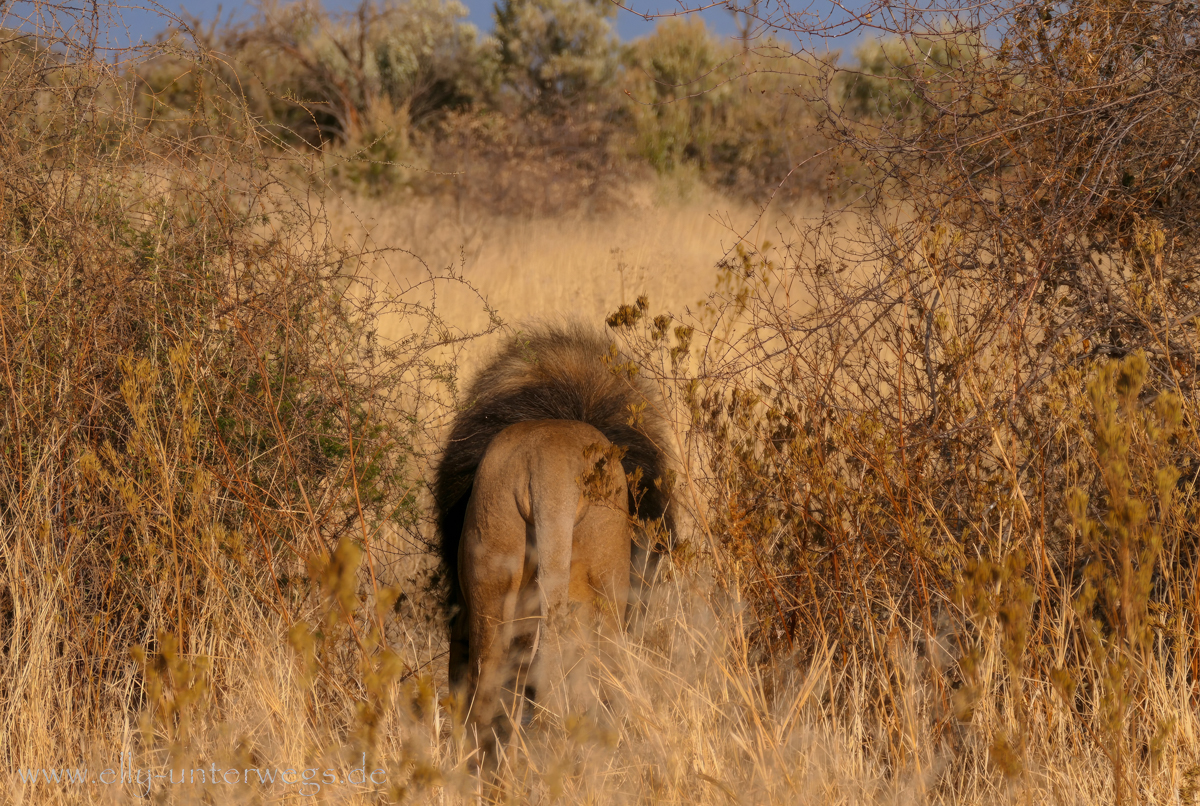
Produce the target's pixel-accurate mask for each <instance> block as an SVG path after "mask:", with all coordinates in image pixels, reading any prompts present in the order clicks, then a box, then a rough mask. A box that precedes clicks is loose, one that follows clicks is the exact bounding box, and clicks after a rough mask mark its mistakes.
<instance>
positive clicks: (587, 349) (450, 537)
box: [433, 326, 672, 605]
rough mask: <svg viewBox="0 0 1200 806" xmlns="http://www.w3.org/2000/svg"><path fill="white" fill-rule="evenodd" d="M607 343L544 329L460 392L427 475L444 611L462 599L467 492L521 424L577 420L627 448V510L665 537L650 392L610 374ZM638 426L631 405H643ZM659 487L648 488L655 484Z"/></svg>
mask: <svg viewBox="0 0 1200 806" xmlns="http://www.w3.org/2000/svg"><path fill="white" fill-rule="evenodd" d="M611 350H612V348H611V346H610V343H609V342H608V341H607V340H606V339H605V338H604V337H603V336H602V335H600V334H599V333H596V332H595V331H591V330H588V329H585V328H583V327H566V326H548V327H540V328H537V329H535V330H534V331H533V332H532V333H529V334H520V335H518V336H516V337H514V338H512V339H510V340H509V341H508V343H507V344H506V345H505V346H504V347H503V348H502V349H501V350H500V352H499V353H498V354H497V355H496V357H495V358H494V359H492V361H491V362H490V363H489V364H488V365H487V367H485V368H484V370H483V371H482V372H480V373H479V375H478V377H476V378H475V381H474V382H473V383H472V384H471V387H470V389H469V390H468V392H467V401H468V406H469V408H466V409H464V410H463V411H461V412H459V414H458V416H457V417H456V418H455V420H454V424H453V427H452V428H451V430H450V438H449V439H448V440H447V443H446V449H445V451H444V452H443V454H442V459H441V461H440V463H439V464H438V467H437V470H436V472H435V474H434V486H433V495H434V506H435V508H436V513H437V525H438V532H439V539H440V547H441V557H442V562H443V564H444V570H445V572H446V575H447V577H448V582H449V588H450V590H449V594H450V603H451V605H455V604H457V603H458V601H459V599H460V593H459V590H458V543H459V539H460V537H461V535H462V528H463V518H464V516H465V514H466V505H467V500H468V499H469V498H470V495H471V485H472V482H473V480H474V477H475V472H476V470H477V469H478V467H479V463H480V461H481V460H482V459H483V454H484V452H485V451H486V450H487V447H488V445H489V444H490V443H491V441H492V439H493V438H494V437H495V436H496V435H497V434H499V433H500V432H501V431H503V430H504V429H505V428H507V427H508V426H510V425H513V424H514V423H519V422H525V421H529V420H578V421H580V422H585V423H587V424H589V425H591V426H593V427H595V428H596V429H597V430H599V431H600V432H601V433H602V434H604V436H605V437H607V438H608V439H609V441H610V442H612V443H613V444H614V445H618V446H620V447H621V448H624V449H625V456H624V458H623V460H622V464H623V466H624V468H625V472H626V473H627V474H634V475H637V471H639V470H640V471H641V472H640V483H639V484H638V485H636V488H635V487H634V486H632V485H631V487H630V491H629V511H630V512H632V513H634V514H635V515H637V517H638V518H641V519H643V520H647V521H653V520H657V519H663V521H664V526H666V528H667V530H668V532H669V531H670V529H671V526H672V524H671V523H670V520H671V507H670V490H669V489H668V484H667V483H666V478H667V451H666V448H665V446H666V442H665V439H664V427H663V423H662V419H661V416H660V415H659V413H658V412H659V411H661V405H660V403H659V396H658V394H657V391H656V390H655V389H654V387H653V385H652V384H650V383H648V382H646V381H643V380H640V379H632V380H631V379H629V378H628V377H624V376H618V375H616V374H614V373H613V372H612V370H610V369H609V366H608V365H607V364H606V362H605V360H604V357H605V356H606V355H610V354H612V353H611V352H610V351H611ZM642 404H646V405H645V406H644V408H642V409H641V411H640V414H639V417H638V418H637V420H636V423H635V424H633V425H631V424H630V421H631V420H633V419H634V418H633V414H632V411H631V407H634V406H641V405H642ZM660 479H661V480H662V482H661V483H658V484H656V483H655V482H656V481H657V480H660Z"/></svg>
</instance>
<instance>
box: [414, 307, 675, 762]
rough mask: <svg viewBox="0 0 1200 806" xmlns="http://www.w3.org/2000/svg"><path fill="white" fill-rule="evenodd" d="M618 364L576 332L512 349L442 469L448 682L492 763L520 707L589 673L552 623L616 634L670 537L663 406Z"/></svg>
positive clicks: (597, 342)
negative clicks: (558, 679)
mask: <svg viewBox="0 0 1200 806" xmlns="http://www.w3.org/2000/svg"><path fill="white" fill-rule="evenodd" d="M617 355H618V353H617V351H616V349H615V347H613V346H612V345H611V343H610V342H609V341H608V340H607V339H605V338H604V337H603V336H602V335H601V334H599V333H597V332H595V331H592V330H588V329H586V328H583V327H579V326H561V325H560V326H541V327H538V328H536V329H534V330H533V331H532V332H531V333H527V334H518V335H516V336H514V337H513V338H511V339H509V341H508V342H507V343H506V344H505V345H504V346H503V347H502V349H501V350H500V351H499V353H498V354H497V355H496V356H495V357H494V358H493V359H492V360H491V361H490V362H489V363H488V364H487V365H486V366H485V367H484V369H483V370H482V371H481V372H480V373H479V375H478V376H477V377H476V378H475V380H474V382H473V383H472V384H471V386H470V388H469V389H468V392H467V401H468V407H467V408H466V409H464V410H463V411H461V412H460V413H459V414H458V415H457V417H456V418H455V420H454V422H453V424H452V426H451V430H450V436H449V439H448V440H447V444H446V448H445V450H444V452H443V454H442V457H441V460H440V461H439V463H438V465H437V468H436V470H435V474H434V488H433V493H434V503H435V509H436V514H437V521H438V532H439V539H440V548H441V560H442V564H443V568H444V571H445V575H446V580H447V582H448V583H449V584H448V585H447V589H448V590H447V603H446V604H447V608H446V610H447V614H448V620H449V629H450V661H449V672H450V683H451V688H452V690H453V691H454V692H455V693H456V694H457V695H459V697H458V699H459V701H460V702H462V703H463V707H464V708H466V709H467V713H466V717H467V722H468V725H469V726H471V727H472V729H473V731H474V734H475V735H476V736H477V737H478V740H479V742H480V745H479V746H480V750H481V752H482V754H483V755H484V756H485V757H489V756H490V760H491V761H492V762H493V763H494V761H495V748H496V746H497V742H499V743H503V742H504V741H506V739H507V737H508V735H509V734H510V733H511V729H512V726H511V723H510V720H509V715H512V714H516V713H517V711H518V709H520V708H522V707H523V704H524V703H523V700H522V697H525V698H528V699H530V700H534V699H536V697H537V691H538V690H539V689H542V690H544V686H545V685H546V684H547V683H548V682H549V681H548V679H547V675H548V674H549V673H550V670H557V669H559V668H566V667H572V666H577V665H578V664H576V663H573V662H570V661H568V660H566V659H564V658H563V656H562V654H561V652H562V649H561V642H560V641H558V640H556V639H555V635H556V633H557V631H555V630H549V631H548V630H547V629H546V626H547V624H548V623H551V622H557V620H558V619H559V617H560V616H561V617H565V616H566V615H567V614H568V613H570V614H571V616H572V620H574V619H575V618H578V619H579V620H580V622H581V623H583V624H585V625H588V626H589V627H591V628H594V627H597V626H602V625H606V626H607V627H608V628H610V629H612V628H616V627H618V626H619V625H620V624H621V623H622V622H623V621H624V619H625V616H626V613H627V611H628V610H629V608H630V607H631V606H632V605H633V604H634V603H635V602H637V601H639V600H640V598H641V597H642V595H643V594H644V591H645V587H646V585H647V583H648V578H649V577H651V576H652V575H653V570H654V567H655V566H656V562H657V557H658V556H659V555H660V554H661V552H662V551H664V550H665V548H666V547H667V544H668V543H669V541H670V535H671V534H672V532H673V526H674V524H673V507H672V501H671V494H670V493H671V490H670V471H669V466H670V461H671V459H670V454H669V451H668V450H667V448H666V444H667V443H666V440H665V428H664V425H663V421H662V418H661V415H660V412H661V411H662V405H661V400H660V399H659V397H658V396H657V394H656V390H655V389H654V387H653V386H652V385H651V384H650V383H649V382H646V381H642V380H640V379H638V378H636V377H629V375H630V373H621V374H618V373H616V372H614V371H613V370H612V369H611V368H610V367H611V364H612V362H611V360H610V359H612V358H614V357H616V356H617ZM502 701H503V702H502ZM501 705H504V706H505V707H503V708H502V707H501Z"/></svg>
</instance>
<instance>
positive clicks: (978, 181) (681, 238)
mask: <svg viewBox="0 0 1200 806" xmlns="http://www.w3.org/2000/svg"><path fill="white" fill-rule="evenodd" d="M38 8H39V9H40V10H42V11H44V12H49V11H54V12H55V13H57V15H58V16H57V17H56V18H52V17H50V16H42V17H39V18H38V19H39V20H41V23H38V22H37V21H36V20H34V21H29V20H27V21H26V22H25V23H24V25H25V27H24V28H23V29H22V30H21V31H19V32H18V31H14V30H12V29H4V30H0V411H2V414H0V763H2V764H3V767H4V775H5V779H4V783H3V787H4V789H3V792H4V798H5V799H6V800H10V801H13V802H34V803H42V802H54V803H57V802H63V803H73V802H78V801H79V800H81V799H84V798H86V799H89V800H99V801H113V802H130V801H135V800H139V799H141V798H142V797H143V795H144V794H145V793H146V791H147V789H149V790H150V791H151V793H152V796H153V797H155V798H157V799H159V800H161V801H163V802H214V803H224V802H266V801H276V800H286V799H292V800H298V799H300V798H301V797H306V796H314V795H318V794H319V795H320V796H321V797H325V798H327V799H329V800H338V801H346V802H367V801H370V802H382V801H390V800H409V801H415V802H436V803H445V802H450V803H457V802H493V801H495V802H501V801H505V802H507V801H513V802H522V801H526V800H531V801H538V802H547V801H564V802H572V803H574V802H579V803H584V802H587V803H592V802H604V803H608V802H616V801H621V802H623V801H630V802H669V803H722V804H724V803H730V802H732V803H743V804H750V803H768V802H771V803H773V802H785V803H790V802H797V801H800V800H803V801H806V802H807V801H809V800H820V801H821V802H845V803H861V802H891V801H897V800H904V801H911V802H919V803H926V802H928V803H955V804H958V803H994V802H1010V801H1016V802H1047V801H1049V802H1055V803H1060V802H1061V803H1075V802H1079V803H1093V802H1099V801H1106V802H1107V801H1114V802H1117V803H1127V802H1139V803H1141V802H1145V803H1171V804H1176V803H1179V804H1185V803H1193V802H1195V801H1196V800H1197V798H1198V796H1200V720H1198V719H1197V714H1198V712H1197V707H1198V698H1200V601H1197V574H1198V573H1200V550H1198V545H1197V539H1198V536H1197V530H1196V524H1197V522H1200V511H1198V506H1200V499H1198V498H1197V490H1196V481H1197V476H1198V474H1200V433H1198V431H1197V423H1198V417H1200V410H1198V409H1197V395H1196V389H1195V382H1196V371H1197V353H1196V350H1197V347H1198V346H1200V319H1197V316H1198V314H1200V287H1198V286H1197V282H1198V280H1197V277H1196V276H1195V273H1196V271H1197V266H1200V237H1198V236H1200V232H1198V231H1197V225H1198V222H1200V178H1198V175H1197V169H1198V167H1200V134H1198V133H1200V128H1198V127H1200V50H1198V48H1200V22H1198V20H1200V17H1198V15H1197V9H1196V6H1195V4H1187V3H1170V4H1158V3H1150V2H1143V0H1136V1H1135V0H1117V1H1116V2H1107V3H1087V2H1067V3H1060V4H1058V5H1050V4H1045V5H1038V6H1036V7H1035V6H1026V5H1022V4H1020V3H1015V2H1014V3H1005V4H999V5H995V6H982V7H981V6H971V9H972V10H971V11H969V12H968V11H960V12H957V13H952V12H954V10H953V9H947V8H942V9H940V11H941V12H944V13H939V14H936V15H933V16H929V15H928V12H924V11H920V10H919V9H916V8H911V7H908V6H905V5H903V4H898V3H895V2H892V3H888V4H886V5H885V6H879V7H872V9H871V11H872V13H871V15H870V16H869V17H868V16H864V17H863V18H862V19H863V20H865V21H866V22H867V23H869V24H871V25H875V26H877V27H879V29H880V30H881V31H883V32H884V33H888V34H892V35H894V37H893V38H891V39H889V40H887V43H886V44H885V45H882V46H879V47H873V48H866V49H864V50H863V51H862V52H861V53H860V54H859V55H858V56H859V58H858V67H857V69H848V68H845V67H839V66H837V65H836V64H835V63H834V62H833V61H832V60H830V59H828V58H826V57H824V56H823V55H816V54H811V53H808V54H806V53H803V52H792V51H790V50H788V48H787V47H786V46H785V44H783V43H785V42H787V41H790V40H787V39H786V38H784V37H783V36H782V35H780V36H779V37H778V38H776V39H772V40H766V39H759V40H758V42H757V45H758V46H757V47H754V48H750V49H748V50H746V51H744V52H742V51H739V50H738V49H737V48H733V49H729V48H727V47H726V46H724V45H721V44H720V43H716V42H714V41H713V40H711V39H710V38H707V37H706V35H705V33H704V32H703V30H702V29H700V28H698V27H697V26H692V25H688V24H686V23H672V24H671V25H667V26H663V27H662V28H660V31H659V33H658V34H656V38H653V39H650V40H644V41H642V42H640V43H636V44H634V45H632V46H630V47H628V48H625V49H621V48H617V47H616V46H615V45H614V43H612V41H611V40H610V39H609V38H608V34H607V33H606V31H607V28H606V27H605V25H604V24H603V23H604V19H605V16H604V13H603V7H602V6H593V5H591V4H589V3H588V2H586V1H585V0H546V2H542V3H535V2H533V1H532V0H520V1H519V2H507V3H504V4H503V5H502V10H501V17H502V18H501V20H500V24H499V25H498V33H497V36H496V37H494V38H484V39H478V38H475V37H474V34H473V33H471V32H467V31H464V29H463V27H462V25H461V23H460V22H459V20H458V17H457V16H456V15H455V13H454V9H453V8H452V7H446V6H441V5H438V4H433V3H424V2H417V1H416V0H413V2H411V3H408V4H400V5H386V6H378V7H374V6H364V7H363V10H362V11H361V12H360V13H359V14H357V15H355V16H351V17H349V18H347V19H345V20H342V21H340V22H335V21H331V20H329V18H328V17H327V16H325V15H324V14H323V12H321V11H320V10H319V9H318V8H316V7H311V6H310V7H301V6H294V7H285V8H276V7H264V9H263V12H262V15H261V16H260V18H258V19H256V20H255V21H254V22H252V23H250V24H247V25H246V26H243V27H241V28H237V29H234V30H226V31H208V32H207V33H203V32H202V33H203V35H201V36H199V37H198V38H196V39H190V38H189V37H188V36H186V35H185V34H184V33H176V34H175V35H173V36H172V37H171V38H170V39H168V40H167V41H165V42H164V43H162V44H161V45H160V46H155V47H153V48H149V49H146V50H145V51H141V52H137V53H133V52H126V53H123V54H119V58H118V59H115V60H113V59H110V58H108V57H107V56H105V55H103V51H97V50H96V49H95V48H93V45H94V42H92V41H90V40H89V39H88V34H87V32H88V31H89V30H93V29H92V28H91V27H90V24H91V23H90V21H89V18H87V17H86V16H85V17H84V18H83V19H82V21H81V23H80V25H79V26H76V27H74V28H72V27H70V26H63V27H60V28H55V27H54V26H53V25H49V24H46V21H47V20H50V19H57V20H58V22H59V23H62V22H63V21H64V20H69V19H70V15H71V14H73V13H77V12H73V11H72V10H71V9H70V8H67V7H61V8H60V7H51V6H40V7H38ZM775 8H776V7H775V6H770V7H763V10H761V13H760V7H759V6H758V5H754V6H752V7H748V8H747V10H746V16H745V19H746V20H747V22H748V23H752V22H754V20H755V19H759V21H760V22H761V23H762V24H763V25H764V26H774V27H775V28H776V29H777V30H781V31H784V32H790V33H793V34H798V33H804V31H803V30H802V26H803V25H806V24H807V23H804V20H805V19H806V18H805V17H801V16H778V17H773V18H772V17H771V16H769V15H770V14H774V13H775V10H774V9H775ZM0 9H2V10H4V11H5V12H6V13H12V12H14V11H16V10H18V9H17V7H15V6H9V5H0ZM782 10H783V11H786V10H787V6H786V4H784V6H783V7H782ZM505 15H507V16H505ZM547 20H550V21H551V22H552V23H553V24H552V25H551V23H548V22H547ZM832 22H835V21H829V20H826V21H824V22H822V25H823V26H825V27H826V28H828V26H829V25H830V24H832ZM12 24H16V23H12ZM39 24H40V25H41V27H37V26H38V25H39ZM554 25H557V26H559V27H560V28H563V27H564V26H565V27H566V28H567V29H569V30H572V31H574V32H575V34H576V35H575V36H574V37H573V38H565V39H564V37H562V36H558V35H557V34H555V31H554V30H551V29H552V28H553V26H554ZM547 26H549V27H547ZM750 27H751V28H752V27H753V26H750ZM205 30H207V29H205ZM748 30H750V29H749V28H748ZM81 32H82V33H81ZM984 32H991V33H989V35H988V36H987V37H984V36H983V34H984ZM558 33H561V30H559V32H558ZM818 33H819V31H818ZM468 34H470V35H468ZM552 34H554V35H552ZM564 41H569V42H572V43H574V44H571V45H570V47H567V46H565V45H563V44H562V43H563V42H564ZM985 42H986V43H993V44H990V45H989V44H984V43H985ZM723 48H725V49H724V50H723ZM406 60H407V61H406ZM389 65H390V66H389ZM743 70H750V71H751V72H753V73H754V74H753V75H751V76H749V77H747V78H741V79H739V80H737V81H732V82H730V81H726V79H728V78H736V76H737V75H738V74H739V73H740V72H742V71H743ZM755 71H757V72H755ZM622 87H624V88H629V89H630V90H631V94H630V95H625V94H624V93H621V92H619V89H621V88H622ZM630 98H632V100H627V99H630ZM622 99H626V100H622ZM764 99H766V100H764ZM784 101H786V103H784ZM656 103H657V105H655V104H656ZM779 110H783V111H782V112H780V111H779ZM797 132H800V133H801V135H802V136H797V135H796V133H797ZM473 166H486V167H487V170H483V171H481V170H478V169H477V168H476V167H473ZM817 166H819V168H818V167H817ZM430 169H435V170H432V171H431V170H430ZM460 169H466V170H465V171H464V172H461V173H456V172H457V171H459V170H460ZM789 175H790V177H791V178H790V179H787V181H784V178H785V177H788V176H789ZM717 194H723V195H717ZM768 201H769V206H768V207H766V212H765V213H762V212H761V210H762V205H764V204H766V203H767V202H768ZM551 211H554V213H555V214H554V215H550V214H549V213H550V212H551ZM708 211H712V212H713V213H715V214H716V215H715V217H709V216H707V215H706V213H707V212H708ZM801 214H806V215H807V217H806V216H805V215H801ZM768 240H770V241H772V242H773V243H774V244H775V245H774V246H769V245H766V243H765V242H766V241H768ZM573 276H576V277H579V280H578V281H577V282H576V281H574V280H572V277H573ZM710 291H711V294H709V293H707V292H710ZM643 294H648V295H649V300H648V301H647V300H646V299H645V298H643V297H642V295H643ZM702 297H703V302H701V301H700V300H701V298H702ZM547 310H551V311H553V312H555V313H561V314H566V315H573V316H575V317H578V318H584V319H586V318H592V319H593V320H594V321H596V323H597V325H599V324H600V323H601V322H602V321H603V320H604V318H605V317H607V323H608V326H609V327H610V329H611V333H612V335H613V337H614V339H616V340H617V341H619V342H620V343H621V345H622V346H623V348H624V350H625V353H626V355H627V357H628V359H629V361H628V363H625V364H623V365H621V366H619V367H615V368H614V369H615V371H623V372H638V373H641V374H643V375H644V376H648V377H651V378H654V379H655V380H657V381H658V382H659V383H660V384H661V385H662V388H663V390H664V394H665V396H666V398H667V399H668V400H669V401H670V402H671V407H672V410H671V411H670V412H668V415H669V416H670V418H671V420H672V422H673V423H674V424H675V427H674V432H673V435H674V439H675V443H676V444H675V446H674V447H675V449H676V451H677V453H678V455H679V457H680V460H681V461H680V466H679V468H678V474H677V478H676V480H675V483H676V491H677V494H678V496H679V500H680V501H681V503H682V505H683V508H684V509H685V510H686V512H687V514H688V517H687V518H686V519H685V520H686V522H687V523H686V528H685V530H684V532H683V534H681V535H680V538H681V539H680V542H679V545H678V546H677V547H676V549H675V550H674V552H673V554H672V556H671V557H670V559H669V561H668V563H667V569H666V573H665V578H664V580H663V581H662V584H661V585H660V586H659V587H658V589H657V590H656V594H655V600H654V601H653V602H652V603H651V605H650V607H649V608H648V610H647V614H646V616H645V618H644V619H643V620H641V621H639V622H638V623H637V624H636V625H635V626H633V627H631V629H630V630H629V632H628V633H627V634H625V635H622V636H620V637H619V638H618V639H616V640H615V641H614V642H613V643H611V644H608V645H605V646H604V647H603V648H602V651H601V654H602V656H603V657H602V658H601V660H602V661H603V662H602V663H601V664H598V666H597V668H598V670H599V671H598V673H597V679H596V680H595V685H596V688H597V690H598V691H599V692H600V693H601V694H602V697H601V700H600V702H601V705H599V706H597V707H595V708H593V709H592V710H590V711H587V712H582V713H580V712H571V711H566V712H563V713H552V712H548V711H547V712H543V713H540V714H539V716H538V718H537V719H536V720H535V722H534V724H533V725H532V726H531V727H530V728H529V729H527V730H525V731H523V732H522V734H521V735H520V737H519V739H518V741H516V742H515V743H514V745H513V746H512V747H511V748H510V752H509V755H508V758H507V760H506V763H505V764H504V765H503V766H502V768H501V771H500V776H499V781H498V782H497V783H496V785H495V786H487V787H485V786H483V785H481V784H480V783H479V781H478V780H476V779H475V778H473V777H472V776H471V775H470V774H469V773H468V766H469V760H468V758H467V745H466V743H465V742H464V737H463V735H462V732H461V730H460V729H459V728H458V726H456V725H455V724H454V723H453V721H452V720H451V719H450V717H449V716H448V713H447V711H446V703H445V701H444V699H443V698H444V696H445V694H446V689H445V668H444V667H445V657H444V656H445V646H446V640H445V636H444V634H443V627H442V620H441V615H440V614H439V613H438V612H437V601H438V596H437V592H438V588H439V585H440V584H441V580H440V579H439V577H438V569H437V567H436V564H435V563H434V561H433V559H432V557H433V552H432V551H431V549H430V546H429V543H428V541H429V540H430V535H431V532H430V529H429V524H428V518H427V514H426V507H427V502H426V499H425V492H424V490H425V478H426V474H427V473H428V468H429V460H430V459H431V458H432V457H433V456H434V455H435V454H436V451H437V450H438V445H439V438H440V435H441V429H442V427H443V426H444V424H445V423H446V421H447V419H448V416H449V414H450V413H451V412H452V411H453V410H454V407H455V406H458V405H464V404H466V403H467V402H468V401H462V400H460V399H459V398H458V394H457V393H458V389H459V385H460V381H461V379H462V378H463V376H464V373H466V372H469V368H470V367H471V366H472V365H473V363H474V362H475V361H476V360H477V358H478V356H479V354H480V353H481V351H486V349H487V345H488V344H489V341H488V337H489V334H494V333H496V332H498V331H499V330H502V329H503V328H504V327H507V325H506V324H505V323H506V322H509V321H519V317H520V316H522V315H525V314H530V313H533V314H536V313H539V312H543V311H547ZM359 766H363V767H364V770H363V772H362V773H361V774H360V775H357V776H352V777H350V779H349V781H347V780H344V779H343V776H344V775H345V774H346V773H347V772H349V771H351V770H353V769H355V768H357V767H359ZM80 768H86V769H87V771H88V772H87V781H86V782H77V781H72V780H69V779H68V776H69V775H73V774H74V772H73V771H74V770H75V769H80ZM106 768H111V769H112V770H113V772H112V773H109V774H104V773H103V771H104V770H105V769H106ZM68 770H70V771H71V772H67V771H68ZM184 770H186V771H187V772H186V777H187V779H188V782H187V783H181V782H179V775H180V774H181V771H184ZM200 770H203V771H204V773H205V774H204V777H203V778H201V776H200V774H199V771H200ZM214 770H215V771H218V772H220V773H221V775H222V778H221V781H220V782H219V783H214V782H213V781H212V774H213V771H214ZM287 770H295V771H296V773H295V774H294V775H291V776H288V777H287V778H286V781H285V780H281V779H280V773H279V772H277V771H287ZM375 770H379V771H380V772H377V773H375V775H374V777H371V776H372V771H375ZM32 771H38V780H37V781H36V782H33V781H31V780H29V776H30V775H31V773H32ZM42 771H47V772H51V771H52V776H51V777H53V775H57V776H58V779H57V780H51V778H48V777H45V775H44V774H42ZM130 771H134V772H132V773H131V772H130ZM171 771H174V775H175V778H174V779H172V777H171V775H172V772H171ZM247 771H248V773H247ZM149 773H153V774H156V775H162V776H164V777H161V778H156V779H155V780H153V782H149V781H148V779H147V778H146V776H147V774H149ZM326 773H328V774H330V775H334V776H336V778H337V781H336V782H331V780H330V779H329V778H328V777H326ZM130 774H133V775H134V776H135V777H136V776H138V775H140V780H134V781H132V782H129V781H124V780H123V777H125V776H129V775H130ZM269 774H274V775H275V776H276V782H275V783H270V782H264V780H263V779H264V778H265V777H266V776H267V775H269ZM306 775H307V776H308V777H307V778H306V777H305V776H306ZM114 779H115V780H114ZM201 780H202V781H203V783H200V781H201ZM318 789H319V792H318Z"/></svg>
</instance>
